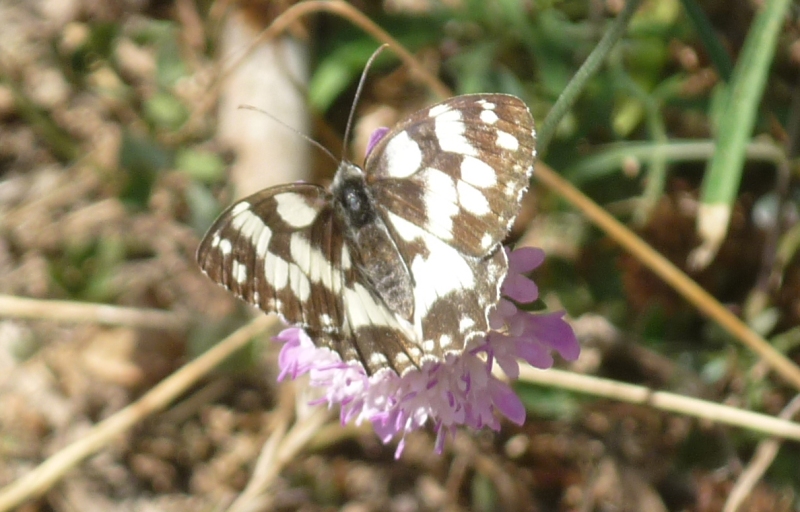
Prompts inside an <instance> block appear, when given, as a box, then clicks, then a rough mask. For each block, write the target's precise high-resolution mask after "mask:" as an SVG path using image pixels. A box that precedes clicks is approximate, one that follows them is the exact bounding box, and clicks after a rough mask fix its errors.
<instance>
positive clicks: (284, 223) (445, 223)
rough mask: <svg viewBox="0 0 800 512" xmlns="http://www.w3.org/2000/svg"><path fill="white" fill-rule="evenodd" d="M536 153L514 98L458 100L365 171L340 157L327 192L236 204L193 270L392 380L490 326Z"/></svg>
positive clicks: (402, 129)
mask: <svg viewBox="0 0 800 512" xmlns="http://www.w3.org/2000/svg"><path fill="white" fill-rule="evenodd" d="M535 155H536V148H535V131H534V126H533V118H532V116H531V114H530V111H529V110H528V108H527V106H526V105H525V103H524V102H523V101H522V100H520V99H519V98H517V97H515V96H510V95H506V94H469V95H463V96H456V97H453V98H450V99H448V100H446V101H443V102H441V103H438V104H436V105H433V106H431V107H428V108H425V109H422V110H419V111H417V112H415V113H413V114H411V115H410V116H408V117H406V118H405V119H403V120H402V121H400V122H399V123H398V124H397V125H396V126H394V127H393V128H392V129H391V130H390V131H389V132H388V133H387V134H386V135H385V136H384V137H383V138H382V139H381V140H380V141H379V142H378V143H377V144H376V145H375V146H374V148H373V149H372V151H371V152H370V153H369V154H368V156H367V158H366V161H365V164H364V166H363V168H361V167H359V166H357V165H355V164H353V163H351V162H348V161H346V160H342V161H341V162H340V164H339V166H338V169H337V171H336V174H335V176H334V178H333V181H332V183H331V185H330V187H328V188H324V187H321V186H318V185H314V184H308V183H294V184H286V185H279V186H276V187H271V188H267V189H264V190H262V191H260V192H257V193H255V194H253V195H251V196H249V197H247V198H245V199H242V200H241V201H239V202H237V203H235V204H233V205H232V206H230V207H229V208H228V209H227V210H225V211H224V212H223V213H222V214H221V215H220V216H219V218H218V219H217V220H216V221H215V222H214V223H213V225H212V226H211V228H210V229H209V230H208V232H207V233H206V235H205V237H204V238H203V239H202V241H201V242H200V245H199V247H198V250H197V261H198V263H199V265H200V268H201V269H202V270H203V272H205V273H206V274H207V275H208V276H209V277H210V278H211V279H212V280H213V281H215V282H217V283H218V284H220V285H222V286H224V287H225V288H227V289H228V290H230V291H231V292H232V293H233V294H234V295H236V296H238V297H239V298H241V299H243V300H245V301H246V302H248V303H250V304H252V305H255V306H257V307H258V308H260V309H262V310H263V311H265V312H269V313H277V314H278V315H279V316H280V317H282V318H283V319H284V320H285V321H286V322H288V323H290V324H295V325H298V326H300V327H302V328H304V329H305V331H306V332H307V333H308V335H309V336H310V337H311V339H312V340H314V343H315V344H316V345H317V346H321V347H328V348H330V349H332V350H334V351H336V352H338V353H339V354H340V356H341V358H342V360H344V361H355V362H358V363H360V364H361V365H362V366H363V367H364V369H365V371H366V372H367V373H368V374H375V373H377V372H380V371H383V370H391V371H394V372H396V373H398V374H399V375H402V374H404V373H405V372H407V371H409V370H412V369H414V368H419V367H421V365H423V364H424V363H425V362H427V361H442V360H444V358H445V357H446V356H447V355H448V354H459V353H462V352H463V351H464V350H466V349H468V348H469V347H470V344H471V343H472V342H473V341H474V342H478V341H479V340H480V339H482V337H483V336H485V334H486V332H487V331H488V330H489V319H488V316H489V313H490V311H491V310H492V308H493V307H494V306H495V305H496V303H497V302H498V300H499V298H500V286H501V283H502V281H503V278H504V277H505V275H506V273H507V270H508V262H507V259H506V254H505V251H504V249H503V248H502V246H501V242H502V240H503V239H504V238H505V236H506V235H507V233H508V231H509V229H510V227H511V224H512V223H513V221H514V219H515V218H516V216H517V214H518V212H519V209H520V201H521V199H522V196H523V194H524V193H525V192H526V190H527V187H528V183H529V180H530V176H531V173H532V171H533V162H534V159H535Z"/></svg>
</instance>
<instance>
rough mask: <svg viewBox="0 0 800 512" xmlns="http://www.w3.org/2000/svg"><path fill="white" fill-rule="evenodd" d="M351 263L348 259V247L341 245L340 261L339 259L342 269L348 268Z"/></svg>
mask: <svg viewBox="0 0 800 512" xmlns="http://www.w3.org/2000/svg"><path fill="white" fill-rule="evenodd" d="M351 263H352V262H351V261H350V249H348V248H347V246H346V245H342V261H341V265H342V270H350V265H351Z"/></svg>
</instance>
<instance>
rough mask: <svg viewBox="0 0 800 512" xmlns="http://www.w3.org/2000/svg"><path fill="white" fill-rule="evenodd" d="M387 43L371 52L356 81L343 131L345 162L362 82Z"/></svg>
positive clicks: (365, 79)
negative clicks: (356, 84) (351, 103)
mask: <svg viewBox="0 0 800 512" xmlns="http://www.w3.org/2000/svg"><path fill="white" fill-rule="evenodd" d="M388 46H389V44H388V43H384V44H382V45H380V46H379V47H378V49H377V50H375V51H374V52H372V55H371V56H370V58H369V60H367V63H366V65H365V66H364V71H362V72H361V79H360V80H359V81H358V87H357V88H356V95H355V97H354V98H353V105H352V106H351V107H350V115H349V116H347V126H346V127H345V129H344V141H343V142H342V159H343V160H346V158H345V154H346V152H347V142H348V141H349V140H350V127H351V126H352V125H353V116H354V115H355V113H356V105H358V99H359V98H360V97H361V90H362V89H363V88H364V82H366V81H367V73H368V72H369V68H370V67H372V63H373V62H374V61H375V59H377V58H378V55H380V53H381V52H382V51H383V50H385V49H386V47H388Z"/></svg>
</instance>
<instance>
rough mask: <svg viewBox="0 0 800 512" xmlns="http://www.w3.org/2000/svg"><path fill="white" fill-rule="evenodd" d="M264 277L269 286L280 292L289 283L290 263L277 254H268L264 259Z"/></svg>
mask: <svg viewBox="0 0 800 512" xmlns="http://www.w3.org/2000/svg"><path fill="white" fill-rule="evenodd" d="M264 275H265V276H266V277H267V281H268V282H269V284H271V285H272V286H273V287H274V288H275V289H276V290H280V289H281V288H283V287H284V286H286V283H287V282H289V262H288V261H286V260H285V259H283V258H281V257H280V256H277V255H276V254H275V253H272V252H267V257H266V258H264Z"/></svg>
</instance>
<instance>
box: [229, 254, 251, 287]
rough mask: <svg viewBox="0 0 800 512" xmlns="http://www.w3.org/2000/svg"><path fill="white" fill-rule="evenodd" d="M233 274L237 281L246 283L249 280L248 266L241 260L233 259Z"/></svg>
mask: <svg viewBox="0 0 800 512" xmlns="http://www.w3.org/2000/svg"><path fill="white" fill-rule="evenodd" d="M231 274H232V275H233V278H234V279H235V280H236V282H237V283H239V284H244V283H245V282H247V266H246V265H245V264H244V263H242V262H240V261H239V260H233V264H232V265H231Z"/></svg>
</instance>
